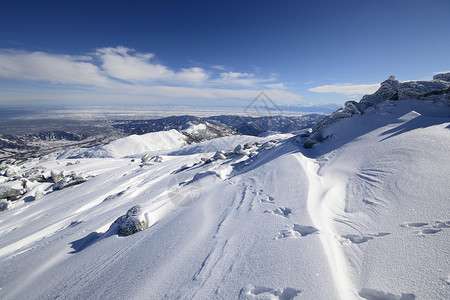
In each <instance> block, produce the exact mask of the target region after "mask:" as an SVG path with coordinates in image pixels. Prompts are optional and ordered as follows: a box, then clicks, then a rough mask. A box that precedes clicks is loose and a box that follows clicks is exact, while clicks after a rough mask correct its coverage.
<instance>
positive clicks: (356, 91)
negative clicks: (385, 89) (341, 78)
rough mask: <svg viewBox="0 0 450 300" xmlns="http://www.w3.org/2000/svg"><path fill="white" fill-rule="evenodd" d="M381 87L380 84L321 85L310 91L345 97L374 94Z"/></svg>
mask: <svg viewBox="0 0 450 300" xmlns="http://www.w3.org/2000/svg"><path fill="white" fill-rule="evenodd" d="M379 87H380V84H379V83H374V84H330V85H321V86H317V87H314V88H310V89H308V91H310V92H314V93H338V94H345V95H363V94H372V93H374V92H375V91H376V90H378V88H379Z"/></svg>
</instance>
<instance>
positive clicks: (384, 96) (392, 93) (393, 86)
mask: <svg viewBox="0 0 450 300" xmlns="http://www.w3.org/2000/svg"><path fill="white" fill-rule="evenodd" d="M399 84H400V81H398V80H397V78H395V76H390V77H389V78H388V79H387V80H385V81H383V82H382V83H381V86H380V88H379V89H378V90H377V91H376V92H375V93H373V94H371V95H365V96H364V97H362V99H361V101H360V102H359V103H361V104H365V105H368V106H371V105H373V104H375V103H377V102H379V101H377V100H395V99H396V98H397V99H398V86H399Z"/></svg>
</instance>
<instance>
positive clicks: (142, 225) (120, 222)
mask: <svg viewBox="0 0 450 300" xmlns="http://www.w3.org/2000/svg"><path fill="white" fill-rule="evenodd" d="M113 225H116V226H117V233H118V235H119V236H129V235H132V234H135V233H136V232H139V231H142V230H144V229H146V228H147V224H146V222H145V220H144V217H143V213H142V207H141V206H140V205H136V206H133V207H132V208H130V209H129V210H128V211H127V213H126V214H125V215H123V216H121V217H119V218H118V219H117V220H116V221H114V223H113Z"/></svg>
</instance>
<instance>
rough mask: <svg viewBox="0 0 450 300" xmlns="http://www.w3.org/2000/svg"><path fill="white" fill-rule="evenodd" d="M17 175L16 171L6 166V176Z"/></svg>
mask: <svg viewBox="0 0 450 300" xmlns="http://www.w3.org/2000/svg"><path fill="white" fill-rule="evenodd" d="M16 175H17V173H16V171H14V170H13V169H11V168H6V170H5V176H6V177H14V176H16Z"/></svg>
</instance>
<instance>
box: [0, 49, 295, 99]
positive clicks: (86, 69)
mask: <svg viewBox="0 0 450 300" xmlns="http://www.w3.org/2000/svg"><path fill="white" fill-rule="evenodd" d="M0 79H4V80H11V81H19V82H22V87H25V89H27V85H26V83H30V82H35V83H44V84H46V89H41V91H39V89H35V90H33V91H31V90H29V91H28V92H24V91H23V90H22V91H20V90H14V89H11V88H7V89H5V90H4V92H5V93H4V95H3V96H0V100H7V98H8V99H20V98H21V95H22V96H23V97H30V95H31V94H33V93H37V94H39V93H41V95H37V94H36V95H35V98H36V99H41V98H44V97H45V96H48V97H49V98H52V97H56V96H58V93H48V95H42V93H44V90H47V92H48V89H51V87H54V88H55V90H57V91H58V92H59V93H60V94H63V93H64V92H65V91H66V92H67V93H71V94H78V95H79V96H80V97H82V96H83V95H84V96H86V97H88V96H89V97H94V98H96V99H105V98H107V96H108V95H111V96H114V97H115V98H117V96H118V95H123V96H124V97H125V96H129V97H130V98H128V99H131V98H132V97H133V96H136V99H140V100H139V101H142V99H150V100H151V101H154V102H158V101H159V102H160V103H165V102H166V101H168V100H169V102H170V100H175V102H176V101H180V100H183V99H186V98H196V99H205V100H217V102H218V103H219V101H220V100H227V99H234V100H235V99H246V100H248V99H253V98H254V97H256V95H257V94H258V93H259V91H262V90H264V91H265V92H266V93H268V94H269V95H271V96H272V97H273V98H274V99H275V100H276V101H279V102H281V103H294V102H298V101H299V100H300V96H299V95H297V94H294V93H290V92H288V91H286V87H285V85H284V84H283V83H280V82H277V78H276V76H275V75H273V74H270V75H269V76H267V77H260V76H256V75H255V74H253V73H246V72H234V71H228V70H227V68H225V67H224V66H220V65H216V66H212V67H210V68H209V69H208V68H202V67H189V68H179V69H173V68H170V67H168V66H166V65H164V64H162V63H160V62H158V60H157V58H156V55H155V54H154V53H140V52H137V51H135V50H134V49H130V48H127V47H123V46H119V47H106V48H99V49H96V50H95V51H94V52H92V53H90V54H88V55H62V54H52V53H45V52H26V51H19V50H14V49H3V50H1V49H0ZM49 86H50V87H49ZM137 96H139V97H137ZM178 103H180V102H178ZM218 103H216V104H218Z"/></svg>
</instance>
